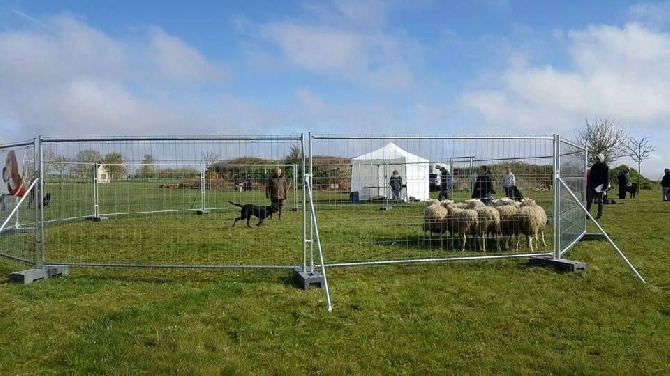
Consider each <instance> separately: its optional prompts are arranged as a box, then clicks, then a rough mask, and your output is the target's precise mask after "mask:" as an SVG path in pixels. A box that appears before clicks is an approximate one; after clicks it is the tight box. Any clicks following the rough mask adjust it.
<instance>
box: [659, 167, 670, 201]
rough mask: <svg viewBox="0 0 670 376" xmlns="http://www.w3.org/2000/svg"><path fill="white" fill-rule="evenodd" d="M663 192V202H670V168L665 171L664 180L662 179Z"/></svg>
mask: <svg viewBox="0 0 670 376" xmlns="http://www.w3.org/2000/svg"><path fill="white" fill-rule="evenodd" d="M661 190H662V192H663V201H670V168H666V169H665V174H664V175H663V179H661Z"/></svg>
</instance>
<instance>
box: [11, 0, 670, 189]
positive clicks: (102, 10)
mask: <svg viewBox="0 0 670 376" xmlns="http://www.w3.org/2000/svg"><path fill="white" fill-rule="evenodd" d="M599 118H606V119H609V120H611V121H613V122H614V123H615V124H617V125H619V126H621V127H622V128H624V129H625V130H626V131H627V132H628V133H629V134H630V135H631V136H633V137H636V138H641V137H651V142H652V144H653V145H654V146H655V147H656V152H655V153H654V155H653V158H652V159H650V160H647V161H645V162H644V163H643V172H645V170H646V171H649V172H648V173H647V175H649V176H650V177H657V175H658V176H660V175H661V173H662V170H663V168H665V167H670V152H668V150H667V149H668V148H667V147H666V145H667V144H668V141H670V131H669V130H668V123H670V121H669V120H670V1H665V2H658V1H654V2H646V3H645V2H630V1H612V0H610V1H515V0H470V1H465V0H464V1H458V0H455V1H446V0H442V1H439V0H416V1H401V0H389V1H382V0H327V1H326V0H324V1H293V0H283V1H261V0H247V1H235V0H227V1H189V2H185V1H182V2H174V1H161V2H155V1H124V0H115V1H67V0H66V1H63V0H61V1H43V0H42V1H37V0H4V1H3V2H2V3H0V130H2V133H1V134H2V136H0V142H2V143H8V142H10V141H16V140H25V139H29V138H32V137H34V136H36V135H40V134H41V135H48V136H72V135H115V136H118V135H171V134H175V135H185V134H201V135H210V134H240V135H254V134H278V135H284V134H298V133H306V132H313V133H317V134H352V135H354V134H358V135H360V134H381V135H407V134H411V135H414V134H416V135H438V134H439V135H475V134H476V135H496V134H500V135H550V134H554V133H558V134H561V135H562V136H564V137H567V138H574V136H575V131H576V129H578V128H582V127H583V126H584V122H585V120H586V119H591V120H596V119H599ZM619 163H627V164H632V161H630V160H627V159H626V158H624V159H622V160H621V161H619Z"/></svg>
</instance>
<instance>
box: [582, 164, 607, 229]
mask: <svg viewBox="0 0 670 376" xmlns="http://www.w3.org/2000/svg"><path fill="white" fill-rule="evenodd" d="M609 175H610V168H609V166H607V164H606V163H605V155H603V154H602V153H600V154H598V155H596V163H594V164H593V165H592V166H591V170H590V173H589V177H588V179H587V181H588V187H587V189H588V190H589V191H590V192H589V193H590V194H587V196H590V197H589V199H588V200H586V210H587V211H588V212H591V205H592V204H593V201H596V202H597V203H598V213H597V214H596V219H600V218H601V217H602V216H603V198H604V196H605V192H606V191H607V189H608V188H609Z"/></svg>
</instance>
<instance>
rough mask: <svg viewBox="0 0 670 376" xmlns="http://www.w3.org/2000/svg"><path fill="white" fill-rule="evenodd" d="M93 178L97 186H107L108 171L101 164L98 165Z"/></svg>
mask: <svg viewBox="0 0 670 376" xmlns="http://www.w3.org/2000/svg"><path fill="white" fill-rule="evenodd" d="M95 178H96V179H97V180H98V184H107V183H109V182H110V180H109V169H108V168H107V166H105V165H103V164H99V165H98V169H97V171H96V172H95Z"/></svg>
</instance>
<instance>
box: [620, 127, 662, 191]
mask: <svg viewBox="0 0 670 376" xmlns="http://www.w3.org/2000/svg"><path fill="white" fill-rule="evenodd" d="M626 149H628V153H629V154H628V156H630V157H631V159H632V160H633V161H635V162H637V186H638V187H639V186H640V174H641V173H642V171H640V168H641V167H640V166H641V165H642V161H644V160H645V159H649V158H650V157H651V153H653V152H654V151H655V150H656V149H655V148H654V145H652V144H651V143H650V142H649V137H647V136H645V137H642V138H641V139H639V140H638V139H635V138H633V137H630V138H629V139H628V143H627V144H626Z"/></svg>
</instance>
